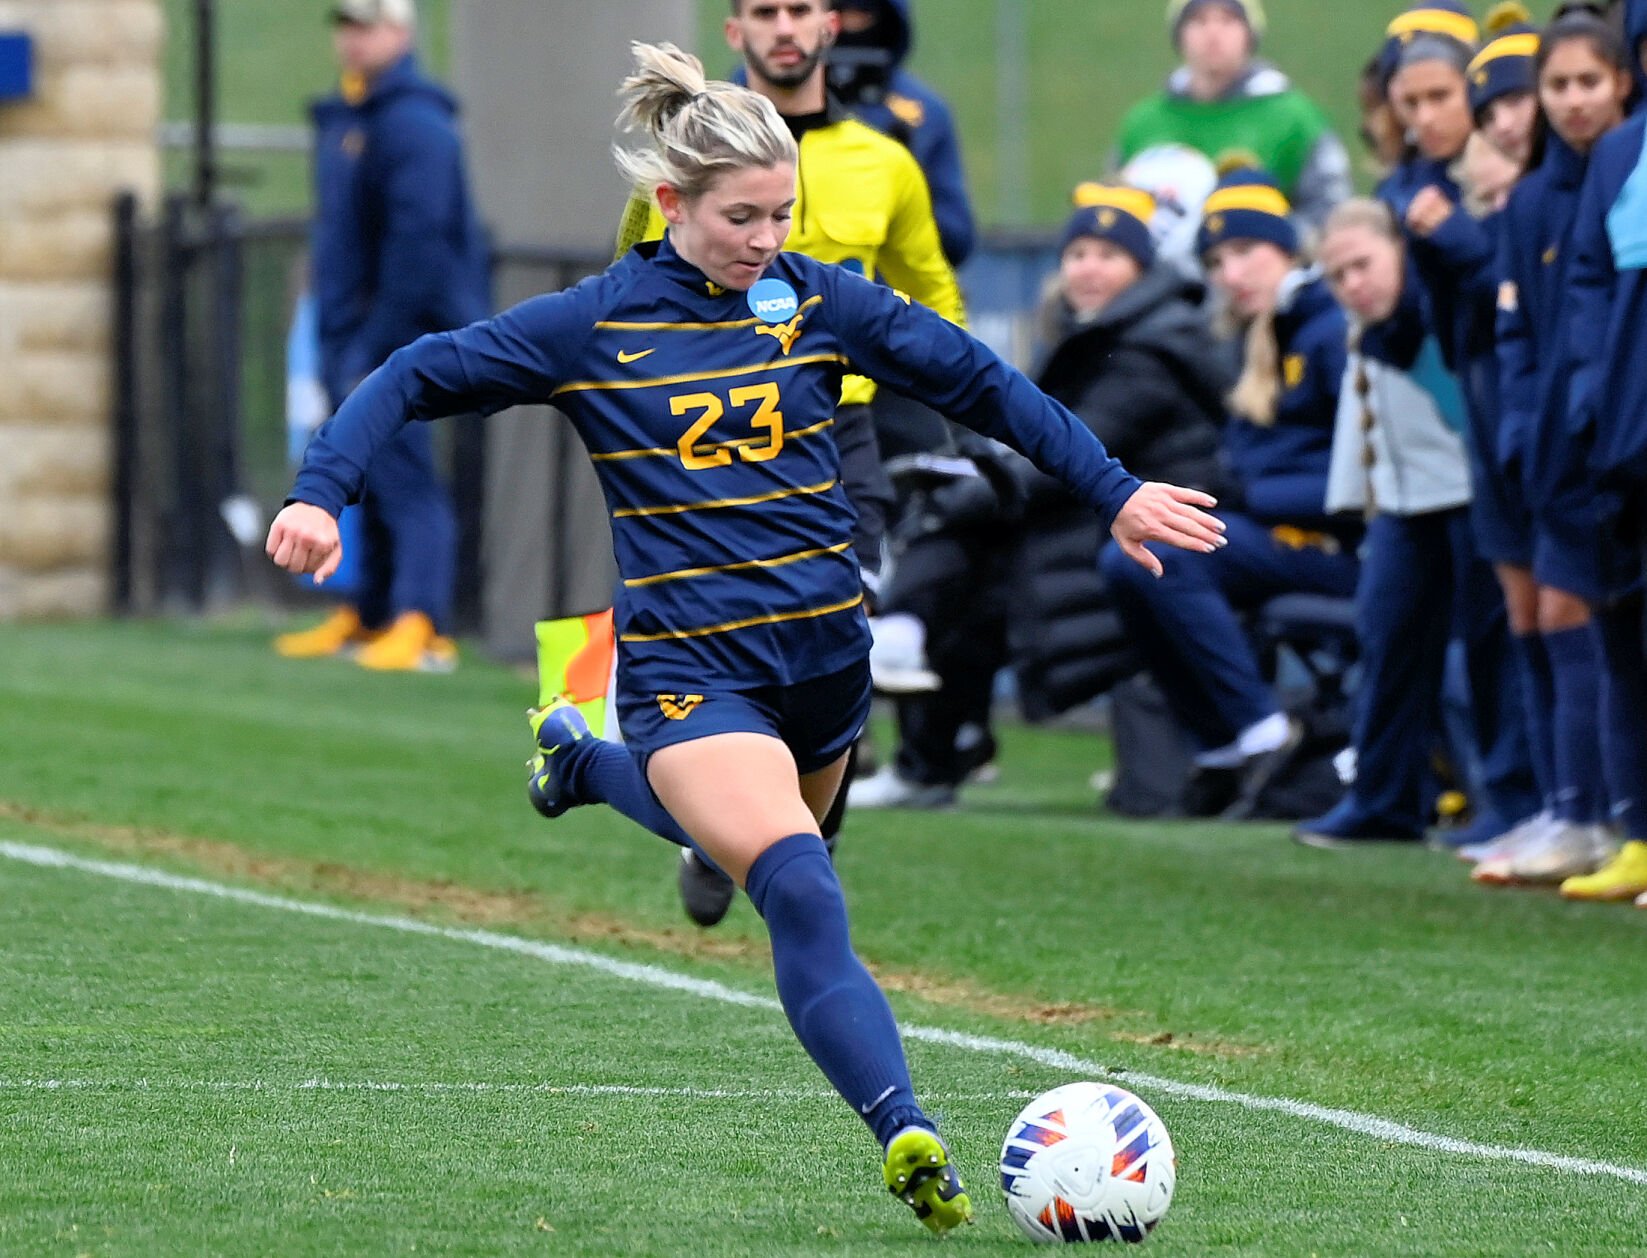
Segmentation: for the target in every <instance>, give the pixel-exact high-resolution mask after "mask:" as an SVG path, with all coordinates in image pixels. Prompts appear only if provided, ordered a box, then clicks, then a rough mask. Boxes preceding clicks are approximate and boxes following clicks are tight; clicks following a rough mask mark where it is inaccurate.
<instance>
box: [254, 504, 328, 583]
mask: <svg viewBox="0 0 1647 1258" xmlns="http://www.w3.org/2000/svg"><path fill="white" fill-rule="evenodd" d="M263 549H264V550H265V551H266V552H267V553H268V556H269V558H270V559H273V560H274V561H275V567H277V568H284V569H286V571H287V572H297V573H304V572H312V573H314V577H315V584H316V585H324V584H325V583H326V578H327V577H329V576H331V575H332V573H334V572H336V571H337V566H338V564H340V563H342V562H343V543H342V541H341V540H339V538H338V535H337V521H336V520H334V519H333V518H332V516H331V513H330V512H328V511H325V510H323V509H321V508H320V507H316V506H312V505H310V504H309V503H307V502H294V503H292V504H291V505H290V506H288V507H283V508H282V509H281V512H280V514H279V515H277V516H275V518H274V523H273V524H271V525H269V540H268V541H267V542H266V543H264V546H263Z"/></svg>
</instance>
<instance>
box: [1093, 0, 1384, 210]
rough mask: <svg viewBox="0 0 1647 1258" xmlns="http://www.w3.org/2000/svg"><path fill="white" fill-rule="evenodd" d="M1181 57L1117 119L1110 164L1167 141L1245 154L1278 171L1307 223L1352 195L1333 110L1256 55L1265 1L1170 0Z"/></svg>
mask: <svg viewBox="0 0 1647 1258" xmlns="http://www.w3.org/2000/svg"><path fill="white" fill-rule="evenodd" d="M1167 22H1168V25H1169V26H1170V28H1171V30H1172V40H1173V46H1174V47H1175V48H1176V49H1177V50H1178V54H1179V56H1181V57H1182V58H1183V64H1182V65H1180V66H1179V67H1178V68H1177V69H1176V70H1174V71H1173V72H1172V75H1171V76H1170V77H1169V78H1168V79H1167V82H1166V86H1165V87H1163V88H1162V90H1161V91H1160V92H1158V93H1156V94H1155V95H1154V96H1151V97H1150V98H1149V99H1147V100H1143V101H1140V102H1139V103H1138V104H1137V105H1135V106H1133V107H1132V109H1131V110H1129V111H1128V112H1127V114H1126V116H1125V117H1124V118H1123V119H1122V120H1121V129H1120V134H1119V139H1118V141H1117V144H1116V152H1115V161H1114V166H1115V168H1116V169H1117V170H1119V169H1121V168H1122V167H1124V166H1126V164H1127V163H1129V162H1131V161H1132V160H1133V159H1134V158H1135V157H1137V156H1138V155H1139V154H1141V153H1145V152H1147V151H1149V150H1151V149H1155V148H1159V147H1162V146H1166V145H1188V146H1189V147H1190V148H1193V149H1199V150H1200V151H1201V152H1202V153H1205V154H1206V155H1207V156H1208V157H1209V158H1211V159H1212V160H1213V161H1214V162H1217V161H1219V160H1220V159H1224V158H1228V157H1230V156H1231V155H1233V154H1240V155H1242V157H1243V158H1244V159H1245V160H1246V161H1247V162H1248V163H1250V164H1253V165H1256V166H1259V167H1262V168H1263V169H1265V170H1267V171H1269V172H1271V174H1273V175H1274V177H1275V179H1276V182H1277V183H1278V184H1280V186H1281V190H1282V191H1283V192H1284V193H1285V194H1286V196H1287V199H1288V200H1289V201H1291V202H1292V205H1293V210H1294V214H1295V215H1296V217H1297V219H1298V222H1299V224H1300V225H1302V226H1307V227H1314V228H1319V227H1320V225H1321V224H1322V223H1323V222H1325V221H1326V217H1327V214H1328V213H1329V212H1330V211H1331V210H1332V208H1333V206H1335V205H1337V204H1338V203H1339V202H1340V201H1342V200H1344V199H1345V198H1347V197H1348V196H1349V195H1350V193H1351V190H1352V189H1351V179H1350V158H1349V153H1348V152H1347V150H1346V149H1345V147H1344V143H1343V141H1342V140H1340V139H1339V138H1338V136H1337V135H1336V134H1335V133H1334V132H1333V130H1332V126H1331V124H1330V123H1329V122H1328V121H1327V116H1326V114H1324V113H1323V112H1322V111H1321V109H1320V107H1319V106H1317V105H1316V104H1315V102H1314V101H1312V100H1311V99H1310V98H1309V97H1307V96H1305V95H1304V93H1303V92H1301V91H1299V90H1298V89H1297V88H1296V87H1294V86H1293V84H1292V80H1291V79H1289V78H1288V77H1287V76H1286V75H1285V74H1283V73H1281V71H1279V70H1277V69H1276V68H1275V67H1274V66H1272V65H1270V64H1269V63H1268V62H1267V61H1264V60H1262V59H1260V58H1259V57H1258V55H1257V52H1258V41H1259V39H1260V37H1261V36H1262V35H1263V33H1264V6H1263V3H1262V0H1170V3H1169V4H1168V5H1167Z"/></svg>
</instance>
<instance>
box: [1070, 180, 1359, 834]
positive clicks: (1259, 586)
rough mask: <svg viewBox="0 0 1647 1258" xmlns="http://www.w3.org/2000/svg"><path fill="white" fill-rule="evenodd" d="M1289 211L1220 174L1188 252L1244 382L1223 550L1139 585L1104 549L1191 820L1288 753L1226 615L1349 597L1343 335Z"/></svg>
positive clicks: (1255, 789)
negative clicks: (1185, 771) (1187, 783)
mask: <svg viewBox="0 0 1647 1258" xmlns="http://www.w3.org/2000/svg"><path fill="white" fill-rule="evenodd" d="M1290 211H1291V207H1290V206H1289V205H1288V203H1287V200H1286V198H1285V197H1284V196H1283V195H1282V194H1281V191H1280V189H1279V188H1277V187H1276V185H1275V182H1274V180H1272V179H1270V178H1269V177H1268V176H1267V175H1265V174H1263V173H1262V172H1258V171H1254V170H1241V171H1236V172H1232V173H1230V174H1226V175H1225V176H1224V177H1223V178H1222V179H1221V180H1220V182H1219V186H1218V187H1217V189H1215V190H1214V192H1213V193H1212V195H1211V196H1210V197H1209V198H1208V199H1207V203H1206V207H1205V211H1204V216H1203V219H1202V224H1201V231H1200V236H1199V239H1198V244H1199V246H1200V249H1201V253H1202V258H1203V261H1204V263H1205V265H1206V267H1207V273H1208V275H1209V276H1210V277H1211V279H1212V282H1213V284H1214V286H1215V287H1216V288H1217V289H1219V290H1220V291H1221V292H1222V293H1223V295H1224V297H1225V298H1226V300H1227V302H1228V304H1229V307H1230V311H1231V314H1232V315H1233V316H1234V317H1235V319H1236V320H1237V321H1238V322H1239V323H1241V324H1242V325H1244V328H1245V346H1244V351H1243V354H1242V359H1243V361H1242V365H1241V367H1242V369H1241V376H1240V379H1239V381H1238V382H1237V384H1236V387H1235V389H1234V390H1233V391H1232V392H1231V394H1230V395H1229V397H1228V399H1227V410H1228V414H1229V418H1228V419H1227V421H1226V426H1225V453H1226V457H1227V460H1228V463H1229V466H1230V470H1231V473H1232V477H1233V480H1234V482H1235V483H1234V484H1233V485H1232V486H1231V488H1230V490H1229V492H1227V493H1226V494H1225V495H1224V497H1223V498H1222V500H1221V501H1222V504H1223V509H1222V510H1221V511H1220V512H1219V514H1220V516H1221V517H1222V518H1223V520H1224V521H1225V525H1226V532H1225V537H1226V538H1227V539H1228V545H1227V546H1225V547H1224V548H1223V549H1221V550H1220V551H1218V553H1216V554H1211V555H1196V556H1193V557H1191V559H1190V562H1188V563H1180V562H1178V561H1177V557H1176V556H1174V557H1172V558H1171V559H1169V561H1168V562H1167V563H1166V564H1165V568H1166V573H1165V575H1164V576H1163V577H1162V578H1161V579H1159V580H1157V579H1155V578H1149V579H1147V580H1144V581H1137V580H1134V579H1133V578H1132V574H1130V573H1128V572H1127V571H1126V570H1125V565H1124V564H1123V563H1122V562H1121V558H1122V557H1121V556H1120V554H1119V553H1118V552H1116V551H1114V550H1113V549H1106V550H1105V552H1104V554H1103V556H1102V558H1101V560H1100V563H1101V567H1102V570H1103V574H1104V578H1105V581H1106V582H1107V583H1108V586H1109V588H1110V590H1111V592H1112V594H1113V597H1114V599H1115V602H1116V606H1117V608H1118V609H1119V610H1120V612H1121V615H1122V619H1123V620H1124V621H1125V623H1126V625H1127V628H1128V631H1129V633H1130V634H1131V636H1132V638H1133V641H1134V643H1135V644H1136V645H1137V646H1138V648H1139V649H1140V651H1141V652H1142V653H1143V655H1144V657H1145V659H1146V661H1147V662H1148V666H1149V670H1150V672H1151V674H1152V675H1153V676H1154V678H1155V681H1156V684H1157V685H1158V686H1159V687H1160V689H1161V691H1162V693H1163V694H1164V696H1165V697H1166V700H1167V703H1168V705H1169V707H1170V708H1171V709H1172V712H1173V714H1174V715H1175V716H1176V717H1177V719H1178V721H1179V723H1180V724H1181V725H1182V726H1183V727H1184V728H1185V729H1186V730H1187V731H1188V732H1189V733H1190V734H1191V735H1192V736H1193V738H1194V740H1195V742H1196V744H1197V746H1198V747H1199V749H1200V750H1199V752H1198V754H1197V756H1196V766H1197V770H1198V771H1197V773H1196V776H1195V779H1194V781H1193V784H1192V789H1191V792H1190V795H1191V800H1190V807H1191V809H1192V810H1193V811H1196V812H1201V813H1211V812H1218V811H1225V812H1226V813H1227V815H1230V816H1232V817H1235V816H1241V815H1245V813H1246V812H1247V811H1249V810H1250V809H1251V807H1252V805H1253V803H1254V802H1255V801H1256V800H1257V798H1258V797H1259V795H1260V794H1261V793H1262V791H1263V789H1264V787H1265V785H1266V784H1267V782H1268V780H1269V779H1270V777H1272V776H1273V774H1274V772H1275V771H1276V769H1278V768H1279V767H1280V766H1281V765H1282V764H1283V763H1284V762H1285V760H1286V758H1287V756H1289V755H1290V754H1291V753H1292V751H1293V750H1294V749H1295V748H1296V746H1297V744H1298V741H1299V738H1300V736H1301V733H1302V731H1301V729H1300V727H1299V725H1298V723H1297V722H1295V721H1293V720H1291V719H1290V718H1288V717H1287V716H1286V715H1284V714H1283V712H1282V710H1281V705H1280V701H1279V700H1278V698H1277V697H1276V694H1275V692H1274V690H1273V688H1272V687H1271V686H1270V685H1269V683H1268V682H1266V681H1265V680H1264V676H1263V673H1262V671H1261V669H1260V667H1259V662H1258V659H1257V657H1256V655H1255V654H1254V652H1253V650H1252V646H1251V644H1250V642H1249V640H1248V638H1247V635H1246V633H1245V631H1244V629H1243V628H1242V625H1241V620H1240V615H1241V613H1242V612H1244V611H1249V610H1251V609H1253V608H1255V607H1257V606H1258V605H1259V604H1261V603H1263V602H1265V601H1267V600H1268V599H1270V598H1273V597H1275V596H1277V595H1280V594H1290V593H1309V594H1323V595H1329V596H1334V597H1340V598H1348V597H1349V596H1350V595H1351V594H1353V593H1354V590H1355V584H1356V575H1357V569H1358V564H1357V560H1356V557H1355V547H1356V540H1357V538H1358V536H1359V533H1360V527H1359V522H1357V521H1353V520H1350V521H1346V520H1333V519H1331V518H1329V517H1328V515H1327V511H1326V490H1327V468H1328V462H1329V458H1330V454H1331V444H1332V429H1333V419H1334V415H1335V413H1336V411H1337V405H1338V391H1339V386H1340V384H1341V381H1342V379H1343V374H1344V353H1345V350H1344V345H1345V335H1346V325H1345V322H1344V316H1343V314H1342V312H1340V310H1339V309H1338V307H1337V305H1336V304H1335V303H1334V302H1333V299H1332V296H1331V294H1330V293H1329V292H1328V291H1327V289H1326V287H1325V285H1323V284H1322V283H1321V281H1320V278H1319V276H1318V275H1317V274H1316V273H1315V272H1314V271H1311V270H1306V269H1302V268H1301V267H1300V264H1299V260H1298V248H1299V242H1298V232H1297V229H1296V228H1295V227H1294V225H1293V223H1292V219H1291V214H1290Z"/></svg>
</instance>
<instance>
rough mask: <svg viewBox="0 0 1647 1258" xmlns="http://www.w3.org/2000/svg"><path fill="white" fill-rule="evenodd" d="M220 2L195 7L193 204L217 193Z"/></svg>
mask: <svg viewBox="0 0 1647 1258" xmlns="http://www.w3.org/2000/svg"><path fill="white" fill-rule="evenodd" d="M216 8H217V0H195V5H194V203H195V204H196V205H198V206H200V207H202V208H204V207H205V206H208V205H210V204H211V203H212V198H213V197H214V196H216V194H217V143H216V135H215V127H216V125H217V55H216V54H217V23H216V17H217V14H216Z"/></svg>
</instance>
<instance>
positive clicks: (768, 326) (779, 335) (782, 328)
mask: <svg viewBox="0 0 1647 1258" xmlns="http://www.w3.org/2000/svg"><path fill="white" fill-rule="evenodd" d="M805 318H806V311H804V310H803V311H801V312H800V314H798V315H796V316H795V317H794V318H793V319H791V320H790V321H789V322H788V323H763V324H761V325H760V326H758V327H757V328H756V329H755V335H757V336H770V337H772V338H773V339H774V340H775V341H777V342H778V344H779V345H781V346H782V347H783V356H784V357H785V358H788V357H789V351H790V349H791V347H793V346H794V344H795V342H796V341H798V340H799V339H800V336H801V333H802V332H804V331H805V330H806V329H804V328H803V327H801V320H803V319H805Z"/></svg>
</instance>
